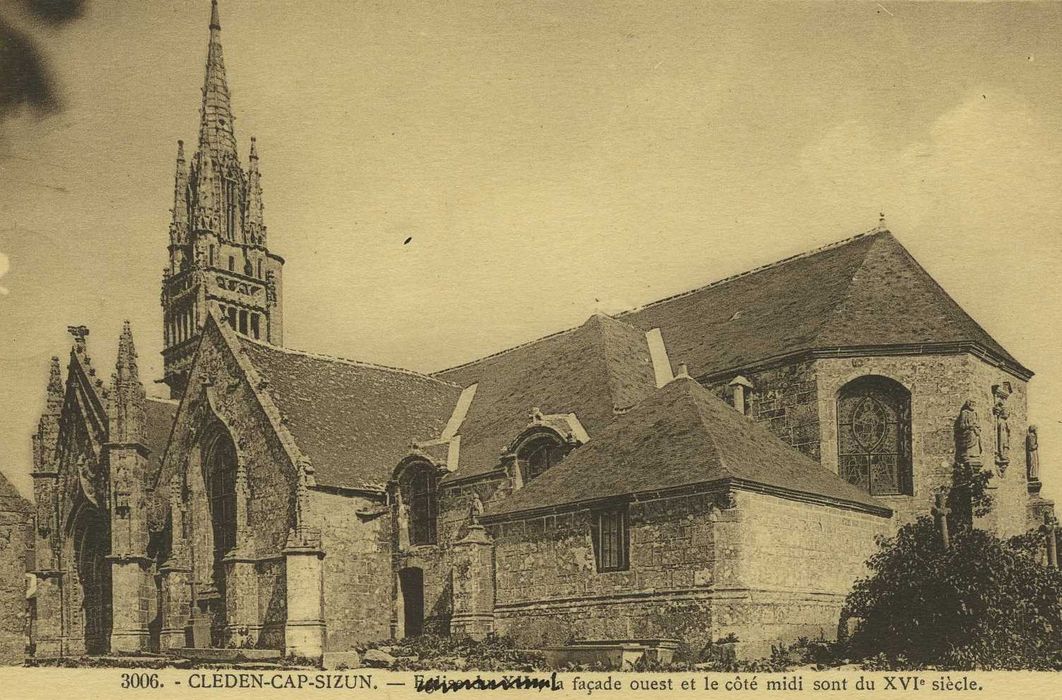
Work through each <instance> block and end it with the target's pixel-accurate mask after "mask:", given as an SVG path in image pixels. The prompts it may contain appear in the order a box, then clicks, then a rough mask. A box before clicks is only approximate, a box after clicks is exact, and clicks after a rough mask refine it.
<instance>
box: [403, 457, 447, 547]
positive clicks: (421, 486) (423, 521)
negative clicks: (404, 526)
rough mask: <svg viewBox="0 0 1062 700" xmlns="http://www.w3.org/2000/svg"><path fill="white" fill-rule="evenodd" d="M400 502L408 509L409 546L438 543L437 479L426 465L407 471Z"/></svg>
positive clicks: (416, 466) (419, 465) (431, 469)
mask: <svg viewBox="0 0 1062 700" xmlns="http://www.w3.org/2000/svg"><path fill="white" fill-rule="evenodd" d="M401 490H402V500H403V502H405V504H406V505H407V506H408V508H409V541H410V544H435V543H436V542H437V541H438V523H437V521H438V517H439V510H438V493H437V490H438V479H437V478H436V476H435V470H434V469H433V468H432V467H431V466H430V465H428V464H418V465H415V466H413V467H412V468H410V469H409V470H407V472H406V474H405V476H404V477H403V479H402V482H401Z"/></svg>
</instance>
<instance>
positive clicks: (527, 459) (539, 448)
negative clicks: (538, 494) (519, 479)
mask: <svg viewBox="0 0 1062 700" xmlns="http://www.w3.org/2000/svg"><path fill="white" fill-rule="evenodd" d="M567 453H568V447H567V446H566V445H565V444H564V443H563V442H562V441H561V439H560V437H558V436H557V435H555V434H554V433H552V432H550V433H543V434H541V435H538V436H536V437H534V438H532V439H530V440H528V441H527V442H526V443H524V444H523V445H521V447H520V450H519V452H517V455H516V458H517V461H518V462H519V464H520V470H521V472H522V476H523V479H524V483H525V484H526V483H527V482H529V481H531V480H532V479H535V478H536V477H538V476H541V475H542V474H543V473H544V472H545V471H546V470H547V469H549V468H550V467H552V466H554V465H556V464H558V463H559V462H560V461H561V460H562V459H564V456H565V455H566V454H567Z"/></svg>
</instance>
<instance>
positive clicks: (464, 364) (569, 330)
mask: <svg viewBox="0 0 1062 700" xmlns="http://www.w3.org/2000/svg"><path fill="white" fill-rule="evenodd" d="M599 316H603V317H605V318H607V319H609V320H610V321H617V322H619V323H622V324H623V325H625V326H630V327H631V328H635V326H631V324H629V323H627V322H626V321H620V320H619V319H618V318H615V317H614V316H609V315H608V314H605V313H601V312H600V311H595V312H594V313H592V314H590V316H588V317H587V319H586V320H585V321H583V322H582V323H580V324H579V325H578V326H571V327H570V328H564V329H562V330H559V331H553V332H552V333H549V334H548V335H544V336H541V337H539V338H535V339H533V340H526V341H524V342H522V343H520V344H518V345H512V346H510V347H507V348H503V349H501V350H498V351H497V352H492V353H491V354H489V355H483V356H482V357H477V358H475V359H472V360H469V361H468V362H462V363H461V364H459V365H454V366H453V367H445V368H443V369H440V370H439V371H437V372H432V374H431V375H430V376H431V377H433V378H434V377H435V375H438V374H443V373H445V372H452V371H453V370H455V369H462V368H463V367H469V366H471V365H474V364H476V363H478V362H483V361H484V360H490V359H492V358H495V357H500V356H501V355H504V354H506V353H510V352H512V351H514V350H519V349H521V348H526V347H528V346H529V345H534V344H536V343H541V342H543V341H545V340H550V339H551V338H556V337H558V336H562V335H564V334H566V333H574V332H575V331H577V330H579V329H580V328H582V327H583V326H585V325H586V324H587V323H589V322H590V321H591V320H593V319H595V318H597V317H599ZM439 381H443V380H441V379H440V380H439Z"/></svg>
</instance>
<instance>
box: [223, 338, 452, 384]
mask: <svg viewBox="0 0 1062 700" xmlns="http://www.w3.org/2000/svg"><path fill="white" fill-rule="evenodd" d="M233 333H234V335H236V337H237V338H238V339H239V341H240V342H241V343H247V344H251V345H255V346H257V347H259V348H262V349H263V350H271V351H273V352H278V353H283V354H285V355H296V356H298V357H306V358H309V359H311V360H320V361H321V362H329V363H332V364H340V365H348V366H351V367H361V368H365V369H376V370H381V371H384V372H393V373H395V374H405V375H409V376H412V377H417V378H418V379H426V380H429V381H431V382H437V383H439V384H445V385H447V386H450V387H454V388H457V389H460V388H462V387H461V386H459V385H457V384H455V383H453V382H448V381H446V380H445V379H439V378H438V377H436V376H433V375H431V374H424V373H423V372H417V371H416V370H412V369H407V368H405V367H392V366H390V365H381V364H377V363H375V362H366V361H364V360H351V359H349V358H346V357H336V356H334V355H325V354H322V353H316V352H310V351H308V350H296V349H295V348H287V347H281V346H279V345H271V344H269V343H266V342H263V341H261V340H255V339H254V338H250V337H248V336H245V335H241V334H239V333H236V332H235V331H233Z"/></svg>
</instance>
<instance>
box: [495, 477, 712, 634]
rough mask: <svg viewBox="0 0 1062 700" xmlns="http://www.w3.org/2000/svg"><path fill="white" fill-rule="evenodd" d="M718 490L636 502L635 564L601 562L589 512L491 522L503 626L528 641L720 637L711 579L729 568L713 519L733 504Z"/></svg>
mask: <svg viewBox="0 0 1062 700" xmlns="http://www.w3.org/2000/svg"><path fill="white" fill-rule="evenodd" d="M717 498H718V497H717V496H715V495H711V494H695V495H689V496H683V497H674V498H669V499H661V500H652V501H646V502H641V503H631V504H630V506H629V521H630V567H629V569H628V570H627V571H615V572H604V573H598V572H597V571H596V566H595V561H594V549H593V542H592V539H591V530H590V528H591V518H592V517H593V516H592V513H591V512H590V511H587V510H582V511H578V512H574V513H564V514H557V515H548V516H543V517H538V518H533V519H529V520H516V521H510V522H504V523H498V524H492V525H490V526H489V531H490V533H491V535H492V536H493V537H494V541H495V575H496V583H497V588H496V605H495V624H496V626H497V628H498V631H499V632H500V633H502V634H507V635H510V636H512V637H514V638H515V639H516V640H517V641H518V643H520V644H524V645H529V646H540V645H555V644H563V643H565V642H567V641H568V640H569V639H633V638H643V639H644V638H653V637H661V638H678V639H681V640H683V641H685V642H687V643H689V644H691V645H693V646H695V647H697V648H699V647H701V646H703V645H704V644H705V643H707V642H708V641H710V640H712V639H713V638H715V637H718V635H717V634H716V630H715V629H713V624H712V613H711V606H712V601H711V587H712V585H713V584H714V583H716V580H717V577H718V576H720V575H723V576H725V575H726V572H725V570H724V569H725V565H723V566H721V564H722V562H721V561H720V557H721V553H720V551H719V549H718V547H717V545H716V541H715V536H714V528H715V524H716V522H717V521H718V520H726V519H728V518H731V517H732V511H729V510H720V508H719V507H718V506H717V505H716V501H717Z"/></svg>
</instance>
